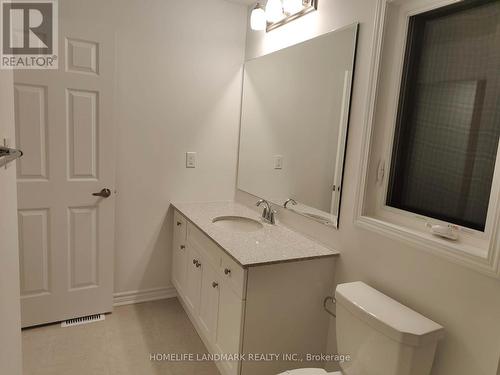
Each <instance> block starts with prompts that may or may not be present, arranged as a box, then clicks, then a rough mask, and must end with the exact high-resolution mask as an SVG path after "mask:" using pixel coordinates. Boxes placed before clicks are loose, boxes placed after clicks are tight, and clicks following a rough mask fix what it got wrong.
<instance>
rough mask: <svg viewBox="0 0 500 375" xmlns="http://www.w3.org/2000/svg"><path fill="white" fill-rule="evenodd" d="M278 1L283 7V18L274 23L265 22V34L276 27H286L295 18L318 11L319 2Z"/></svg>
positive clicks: (307, 0) (309, 0)
mask: <svg viewBox="0 0 500 375" xmlns="http://www.w3.org/2000/svg"><path fill="white" fill-rule="evenodd" d="M269 1H273V0H269ZM274 1H276V0H274ZM279 1H281V3H282V6H283V8H282V9H283V18H282V19H280V20H279V21H276V22H267V27H266V31H267V32H269V31H271V30H274V29H276V28H278V27H281V26H283V25H286V24H287V23H289V22H292V21H294V20H296V19H297V18H300V17H302V16H304V15H306V14H308V13H311V12H313V11H315V10H318V1H319V0H279ZM295 2H299V4H298V5H294V4H292V3H295ZM287 3H288V4H287ZM300 3H302V4H300ZM289 4H290V5H289Z"/></svg>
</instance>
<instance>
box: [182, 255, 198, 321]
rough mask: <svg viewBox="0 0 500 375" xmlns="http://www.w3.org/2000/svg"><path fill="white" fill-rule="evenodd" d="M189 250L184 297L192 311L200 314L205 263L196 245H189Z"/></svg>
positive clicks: (196, 314) (194, 313) (195, 314)
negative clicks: (203, 263)
mask: <svg viewBox="0 0 500 375" xmlns="http://www.w3.org/2000/svg"><path fill="white" fill-rule="evenodd" d="M187 250H188V252H187V254H188V255H187V259H186V262H187V267H186V283H185V285H186V288H185V290H184V297H185V299H186V304H187V306H188V308H189V310H191V313H192V314H193V315H194V316H198V312H199V307H200V292H201V276H202V269H203V265H202V260H201V258H200V253H199V252H198V251H197V250H196V249H195V247H194V246H192V245H189V246H188V249H187Z"/></svg>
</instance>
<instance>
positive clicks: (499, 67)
mask: <svg viewBox="0 0 500 375" xmlns="http://www.w3.org/2000/svg"><path fill="white" fill-rule="evenodd" d="M499 21H500V2H499V1H465V2H463V3H460V5H450V6H448V7H445V8H440V9H438V10H433V11H429V12H426V13H423V14H419V15H416V16H412V17H411V18H410V20H409V28H408V40H407V43H406V45H407V50H406V54H405V61H404V72H403V80H402V85H401V90H400V99H399V106H398V115H397V123H396V132H395V138H394V142H393V152H392V162H391V171H390V180H389V186H388V194H387V201H386V203H387V205H388V206H391V207H395V208H398V209H402V210H405V211H410V212H413V213H416V214H420V215H424V216H428V217H430V218H434V219H439V220H443V221H446V222H449V223H452V224H457V225H460V226H464V227H467V228H471V229H475V230H479V231H484V230H485V226H486V218H487V213H488V206H489V200H490V192H491V186H492V181H493V174H494V170H495V160H496V154H497V149H498V137H499V134H500V22H499Z"/></svg>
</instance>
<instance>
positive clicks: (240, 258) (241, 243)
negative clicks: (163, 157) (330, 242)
mask: <svg viewBox="0 0 500 375" xmlns="http://www.w3.org/2000/svg"><path fill="white" fill-rule="evenodd" d="M172 206H174V207H175V208H176V209H177V210H178V211H179V212H180V213H181V214H182V215H184V216H185V217H186V218H187V219H188V220H189V221H191V222H192V223H193V224H194V225H195V226H197V227H198V228H199V229H200V230H201V231H202V232H204V233H205V234H206V235H207V236H208V237H210V238H211V239H212V240H213V241H214V242H215V243H217V244H218V245H219V246H220V247H221V248H222V249H223V250H225V251H226V252H227V253H228V254H229V255H230V256H231V257H232V258H234V259H235V260H236V261H237V262H238V263H239V264H241V265H242V266H243V267H251V266H257V265H264V264H271V263H281V262H290V261H297V260H306V259H313V258H322V257H332V256H336V255H339V252H337V251H334V250H331V249H328V248H326V247H324V246H323V245H320V244H318V243H317V242H314V241H312V240H310V239H309V238H307V237H304V236H303V235H301V234H299V233H297V232H294V231H292V230H290V229H288V228H286V227H284V226H283V225H280V224H279V223H278V224H277V225H270V224H267V223H264V222H263V223H262V224H263V225H264V227H263V228H262V229H260V230H258V231H256V232H250V233H247V232H233V231H230V230H227V229H224V228H222V227H219V226H217V225H214V224H213V223H212V219H213V218H215V217H218V216H244V217H249V218H252V219H255V220H259V221H261V219H260V215H259V213H258V212H256V211H253V210H251V209H250V208H248V207H246V206H244V205H242V204H239V203H235V202H207V203H172Z"/></svg>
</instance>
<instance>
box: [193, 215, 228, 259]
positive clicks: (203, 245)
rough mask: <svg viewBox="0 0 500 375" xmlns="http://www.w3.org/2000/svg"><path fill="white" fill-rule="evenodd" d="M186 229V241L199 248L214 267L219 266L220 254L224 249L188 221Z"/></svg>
mask: <svg viewBox="0 0 500 375" xmlns="http://www.w3.org/2000/svg"><path fill="white" fill-rule="evenodd" d="M187 230H188V233H187V238H188V241H189V242H191V243H193V244H194V245H195V246H196V247H197V248H198V249H200V251H202V252H203V256H204V257H205V258H207V259H208V261H209V262H210V263H211V264H212V265H213V266H214V267H217V268H219V267H220V265H221V256H222V254H223V252H224V250H222V249H221V248H219V246H217V245H216V244H215V243H214V242H213V241H212V240H211V239H210V238H209V237H208V236H207V235H205V233H203V232H202V231H201V230H199V229H198V228H196V227H195V226H194V225H193V224H191V223H189V222H188V229H187Z"/></svg>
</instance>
